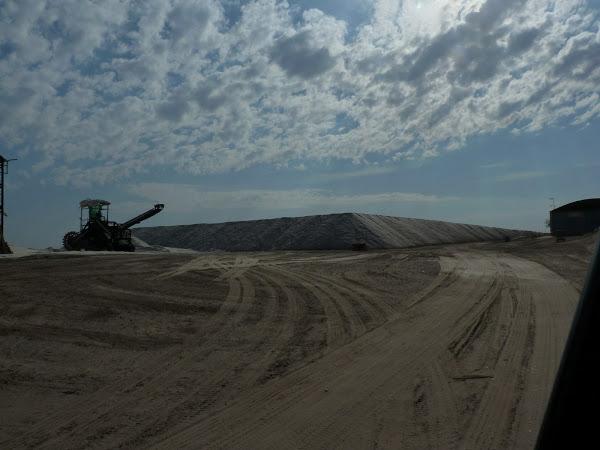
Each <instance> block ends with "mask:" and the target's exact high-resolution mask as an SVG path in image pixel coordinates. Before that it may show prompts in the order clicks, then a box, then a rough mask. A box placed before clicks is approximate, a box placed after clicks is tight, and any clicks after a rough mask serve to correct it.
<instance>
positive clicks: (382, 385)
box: [0, 237, 593, 449]
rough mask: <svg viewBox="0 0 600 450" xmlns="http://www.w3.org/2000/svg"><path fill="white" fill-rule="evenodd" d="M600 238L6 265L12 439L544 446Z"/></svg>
mask: <svg viewBox="0 0 600 450" xmlns="http://www.w3.org/2000/svg"><path fill="white" fill-rule="evenodd" d="M592 246H593V238H592V237H585V238H579V239H574V240H570V241H567V242H563V243H559V244H557V243H555V242H553V241H552V240H551V239H549V238H540V239H527V240H523V241H519V242H517V241H515V242H510V243H502V244H500V243H486V244H466V245H460V246H445V247H423V248H417V249H411V250H381V251H368V252H364V253H358V252H342V251H335V252H334V251H331V252H270V253H238V254H228V253H205V254H187V255H186V254H169V253H159V252H156V253H154V254H152V253H140V254H133V255H132V254H128V255H104V254H103V255H82V254H76V255H73V254H70V255H64V254H60V253H55V254H38V255H31V256H28V257H22V258H5V259H1V260H0V275H1V279H0V335H1V336H2V339H1V340H0V447H1V448H11V449H14V448H31V447H37V448H56V449H67V448H240V449H241V448H244V449H253V448H272V449H283V448H287V449H296V448H327V449H329V448H344V449H351V448H357V449H358V448H360V449H363V448H365V449H367V448H369V449H370V448H377V449H380V448H390V449H391V448H403V449H413V448H414V449H421V448H439V449H453V448H467V449H483V448H490V449H491V448H493V449H499V448H503V449H504V448H520V449H521V448H522V449H529V448H532V445H533V442H534V440H535V436H536V433H537V430H538V427H539V425H540V421H541V417H542V415H543V412H544V408H545V403H546V401H547V398H548V395H549V391H550V388H551V385H552V381H553V378H554V374H555V371H556V369H557V365H558V362H559V358H560V354H561V350H562V347H563V345H564V341H565V338H566V335H567V332H568V328H569V325H570V321H571V318H572V315H573V312H574V308H575V305H576V302H577V299H578V289H580V288H581V283H582V280H583V277H584V273H585V268H586V264H587V262H588V260H589V258H590V256H591V252H592ZM565 255H569V256H568V257H565Z"/></svg>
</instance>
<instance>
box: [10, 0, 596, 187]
mask: <svg viewBox="0 0 600 450" xmlns="http://www.w3.org/2000/svg"><path fill="white" fill-rule="evenodd" d="M230 3H231V1H229V0H228V4H230ZM223 5H224V4H223V3H221V2H219V1H217V0H168V1H162V0H154V1H144V2H139V1H125V0H124V1H118V0H107V1H105V2H92V1H87V0H85V1H84V0H65V1H61V2H55V1H44V0H19V1H4V2H2V3H0V24H1V26H0V146H2V147H4V148H7V149H9V150H10V153H11V154H17V155H18V154H21V153H25V152H29V153H30V154H32V155H34V156H35V158H36V159H37V161H38V163H37V164H36V166H37V167H38V169H41V168H45V169H50V173H51V174H52V176H53V178H54V180H55V181H58V182H61V183H79V184H81V183H85V182H110V181H114V180H117V179H122V178H127V177H129V176H131V175H132V174H134V173H137V172H140V171H142V170H148V169H151V168H152V167H153V166H158V165H171V166H173V167H175V168H176V169H177V170H180V171H182V172H189V173H198V174H200V173H213V172H222V171H228V170H239V169H243V168H245V167H249V166H252V165H255V164H273V165H287V164H291V165H299V164H301V163H302V162H303V161H320V160H329V159H346V160H352V161H354V162H357V163H360V162H362V161H365V160H368V159H369V157H370V156H371V155H374V154H375V155H377V156H378V158H379V159H381V160H383V161H385V160H386V159H387V160H389V161H394V160H398V159H402V158H411V159H414V158H419V157H422V156H429V157H435V156H436V155H438V154H440V153H442V152H444V151H447V150H454V149H458V148H460V147H461V146H462V145H464V143H465V141H466V140H467V139H468V138H469V137H471V136H474V135H477V134H482V133H492V132H495V131H497V130H501V129H508V130H510V131H511V132H513V133H516V134H518V133H526V132H532V131H539V130H542V129H544V128H545V127H548V126H550V125H552V124H556V123H559V122H561V123H563V122H565V123H567V124H569V123H570V124H572V125H576V126H581V125H585V124H586V123H587V122H589V121H591V120H593V119H595V118H597V117H598V116H599V115H600V106H599V105H598V102H597V99H598V96H599V94H600V56H599V55H600V31H599V29H598V11H597V10H595V9H594V8H593V7H591V6H590V5H589V4H588V3H587V2H586V1H583V0H561V1H560V2H550V1H546V0H457V1H452V2H449V1H445V0H406V1H404V2H398V1H396V0H377V1H376V2H374V4H373V16H372V17H371V18H370V19H367V20H365V21H363V25H361V27H359V28H358V29H357V30H356V33H355V34H353V35H352V37H350V36H349V35H348V30H347V28H348V27H347V25H346V23H345V22H344V21H342V20H339V19H337V18H334V17H332V16H331V15H327V14H325V13H323V12H321V11H319V10H317V9H311V10H307V11H304V12H303V13H302V14H301V15H298V14H296V10H295V9H294V7H290V6H289V5H288V4H287V3H285V2H282V1H276V0H253V1H249V2H246V3H245V4H243V6H241V10H240V11H241V12H240V14H241V16H240V17H239V18H238V20H236V21H235V22H234V23H230V22H229V21H228V17H227V16H226V8H225V7H224V6H223ZM550 6H551V7H550Z"/></svg>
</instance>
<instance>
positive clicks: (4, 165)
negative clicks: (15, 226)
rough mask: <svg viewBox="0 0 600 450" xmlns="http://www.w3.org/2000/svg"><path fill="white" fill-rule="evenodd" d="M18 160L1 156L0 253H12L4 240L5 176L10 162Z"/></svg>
mask: <svg viewBox="0 0 600 450" xmlns="http://www.w3.org/2000/svg"><path fill="white" fill-rule="evenodd" d="M9 161H16V159H6V158H4V156H2V155H0V253H12V252H11V251H10V247H9V246H8V244H7V243H6V241H5V240H4V216H5V215H6V213H5V212H4V175H6V174H7V173H8V162H9Z"/></svg>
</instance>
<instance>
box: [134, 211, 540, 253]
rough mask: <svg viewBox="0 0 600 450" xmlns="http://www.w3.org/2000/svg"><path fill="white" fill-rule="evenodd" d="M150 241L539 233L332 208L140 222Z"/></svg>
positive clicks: (320, 242)
mask: <svg viewBox="0 0 600 450" xmlns="http://www.w3.org/2000/svg"><path fill="white" fill-rule="evenodd" d="M134 234H135V236H136V237H138V238H140V239H142V240H143V241H145V242H147V243H148V244H150V245H160V246H164V247H179V248H189V249H193V250H198V251H212V250H226V251H256V250H345V249H350V248H351V247H352V244H353V243H354V242H357V241H362V242H364V243H366V245H367V247H368V248H403V247H414V246H419V245H430V244H452V243H460V242H475V241H490V240H502V239H506V238H510V239H512V238H515V237H519V236H533V235H537V233H534V232H531V231H522V230H509V229H504V228H493V227H484V226H479V225H465V224H459V223H451V222H442V221H437V220H423V219H408V218H402V217H390V216H380V215H373V214H355V213H343V214H327V215H318V216H305V217H282V218H279V219H264V220H248V221H243V222H225V223H213V224H196V225H174V226H162V227H141V228H135V229H134Z"/></svg>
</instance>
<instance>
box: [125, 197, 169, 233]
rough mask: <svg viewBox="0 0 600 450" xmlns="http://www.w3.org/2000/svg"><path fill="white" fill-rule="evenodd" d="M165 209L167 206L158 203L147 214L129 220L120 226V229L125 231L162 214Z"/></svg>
mask: <svg viewBox="0 0 600 450" xmlns="http://www.w3.org/2000/svg"><path fill="white" fill-rule="evenodd" d="M164 207H165V205H163V204H162V203H157V204H156V205H154V207H153V208H152V209H149V210H148V211H146V212H143V213H142V214H140V215H139V216H136V217H134V218H133V219H129V220H128V221H127V222H125V223H122V224H121V225H120V227H121V228H122V229H124V230H126V229H128V228H130V227H132V226H134V225H137V224H138V223H140V222H143V221H144V220H146V219H149V218H150V217H152V216H154V215H156V214H158V213H159V212H161V211H162V210H163V208H164Z"/></svg>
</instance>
